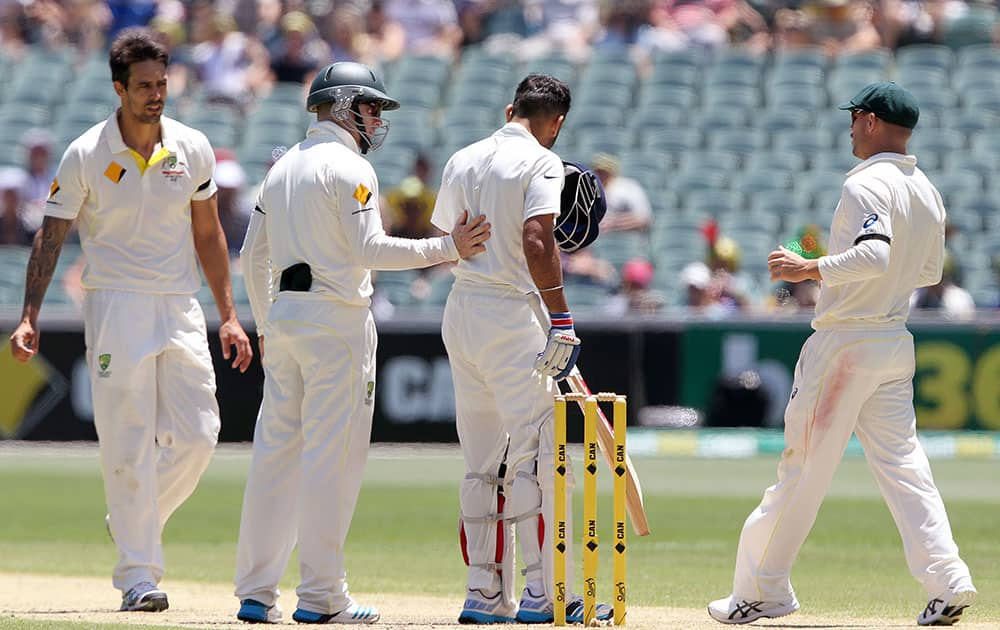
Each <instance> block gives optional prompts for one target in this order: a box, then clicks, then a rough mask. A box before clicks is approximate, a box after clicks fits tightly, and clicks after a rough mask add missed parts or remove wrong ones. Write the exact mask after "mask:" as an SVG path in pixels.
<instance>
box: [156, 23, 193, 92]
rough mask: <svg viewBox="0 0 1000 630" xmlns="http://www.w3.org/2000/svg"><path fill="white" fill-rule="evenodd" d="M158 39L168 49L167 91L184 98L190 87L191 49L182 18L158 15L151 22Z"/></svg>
mask: <svg viewBox="0 0 1000 630" xmlns="http://www.w3.org/2000/svg"><path fill="white" fill-rule="evenodd" d="M149 29H150V32H151V33H152V34H153V36H154V37H155V38H156V41H158V42H160V44H161V45H162V46H163V47H164V48H166V49H167V53H168V54H169V55H170V62H171V63H170V67H168V68H167V93H168V94H170V95H171V96H172V97H173V98H174V99H179V98H182V97H183V96H184V95H185V93H186V92H187V89H188V65H189V64H190V56H191V50H190V49H189V48H188V46H187V45H186V42H187V30H186V29H185V28H184V24H183V23H182V21H181V20H180V19H176V18H174V17H168V16H167V15H162V16H157V17H155V18H153V21H152V22H150V23H149Z"/></svg>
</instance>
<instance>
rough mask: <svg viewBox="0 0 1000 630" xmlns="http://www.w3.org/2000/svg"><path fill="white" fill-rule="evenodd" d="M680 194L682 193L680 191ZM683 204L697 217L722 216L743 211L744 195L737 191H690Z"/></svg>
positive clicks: (684, 196) (719, 189) (718, 189)
mask: <svg viewBox="0 0 1000 630" xmlns="http://www.w3.org/2000/svg"><path fill="white" fill-rule="evenodd" d="M678 192H680V191H679V190H678ZM683 203H684V205H685V206H686V208H687V209H688V210H691V211H692V212H693V213H694V214H695V215H708V216H716V217H717V216H720V215H723V214H728V213H731V212H739V211H741V210H742V209H743V195H742V194H740V193H739V192H737V191H732V190H723V189H721V188H715V189H708V188H705V189H690V190H688V191H687V193H686V194H684V195H683Z"/></svg>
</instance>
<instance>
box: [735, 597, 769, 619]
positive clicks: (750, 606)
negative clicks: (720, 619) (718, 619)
mask: <svg viewBox="0 0 1000 630" xmlns="http://www.w3.org/2000/svg"><path fill="white" fill-rule="evenodd" d="M763 605H764V602H751V601H747V600H745V599H744V600H743V601H741V602H740V603H739V604H736V608H734V609H733V612H731V613H729V618H730V619H735V618H736V615H739V616H740V618H741V619H745V618H746V617H749V616H750V613H755V612H757V613H759V612H762V611H761V609H760V607H761V606H763Z"/></svg>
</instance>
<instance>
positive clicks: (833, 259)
mask: <svg viewBox="0 0 1000 630" xmlns="http://www.w3.org/2000/svg"><path fill="white" fill-rule="evenodd" d="M841 109H847V110H850V112H851V139H852V142H853V146H854V155H855V156H857V157H859V158H861V159H862V160H864V161H863V162H862V163H861V164H858V165H857V166H855V167H854V168H853V169H852V170H851V171H850V172H849V173H848V175H847V181H846V182H845V183H844V189H843V193H842V194H841V198H840V203H839V204H838V205H837V209H836V211H835V212H834V215H833V224H832V226H831V228H830V247H829V252H830V253H829V255H827V256H822V257H820V258H818V259H815V260H806V259H804V258H803V257H801V256H799V255H798V254H796V253H794V252H792V251H790V250H788V249H785V248H784V247H779V248H778V249H777V250H776V251H773V252H771V254H770V255H769V256H768V268H769V269H770V273H771V280H772V281H778V280H784V281H787V282H801V281H803V280H808V279H813V280H818V281H820V283H821V288H820V296H819V301H818V302H817V304H816V316H815V317H814V319H813V320H812V327H813V328H814V329H815V332H814V333H813V334H812V335H811V336H810V337H809V339H807V340H806V342H805V344H804V345H803V347H802V352H801V354H800V355H799V361H798V364H797V365H796V367H795V380H794V383H793V386H792V394H791V399H790V400H789V402H788V407H787V408H786V410H785V450H784V452H783V453H782V456H781V462H780V463H779V465H778V482H777V483H776V484H775V485H774V486H771V487H770V488H768V489H767V491H766V492H765V493H764V498H763V500H762V501H761V504H760V505H759V506H758V507H757V509H755V510H754V511H753V512H752V513H751V514H750V516H749V517H748V518H747V520H746V523H745V524H744V525H743V533H742V534H741V535H740V544H739V549H738V551H737V555H736V574H735V577H734V579H733V594H732V595H731V596H730V597H726V598H724V599H720V600H716V601H714V602H712V603H711V604H709V606H708V612H709V614H710V615H711V616H712V617H713V618H714V619H716V620H717V621H720V622H722V623H748V622H751V621H754V620H755V619H760V618H761V617H780V616H783V615H787V614H790V613H793V612H795V611H796V610H798V608H799V602H798V600H797V599H796V598H795V591H794V590H793V589H792V584H791V580H790V574H791V569H792V563H793V562H794V561H795V557H796V555H797V554H798V552H799V549H800V548H801V546H802V544H803V543H804V542H805V539H806V536H807V535H808V534H809V530H810V529H811V528H812V525H813V523H814V522H815V520H816V514H817V512H818V511H819V507H820V504H821V503H822V501H823V497H824V495H826V492H827V490H828V489H829V487H830V482H831V480H832V478H833V474H834V472H835V471H836V469H837V465H838V464H839V463H840V459H841V457H842V456H843V454H844V449H845V448H847V443H848V441H849V440H850V438H851V433H854V434H855V435H857V436H858V440H859V441H860V442H861V446H862V447H863V448H864V451H865V457H866V458H867V459H868V465H869V467H870V468H871V470H872V473H873V474H874V475H875V479H876V482H877V483H878V486H879V489H880V490H881V491H882V496H883V497H884V498H885V501H886V503H887V504H888V506H889V511H890V512H891V513H892V517H893V519H895V521H896V527H897V528H898V529H899V534H900V536H901V537H902V539H903V551H904V553H905V554H906V561H907V564H908V565H909V568H910V572H911V573H912V574H913V576H914V577H915V578H916V579H917V580H918V581H919V582H920V583H921V584H922V585H923V587H924V589H925V590H926V591H927V593H928V596H929V597H930V601H929V602H928V604H927V606H926V608H925V609H924V610H923V612H921V613H920V615H919V616H918V617H917V623H918V624H920V625H952V623H954V622H956V621H958V620H959V619H960V617H961V615H962V611H963V610H964V609H965V608H966V607H967V606H968V605H969V604H971V603H972V601H973V600H974V599H975V596H976V589H975V588H974V587H973V585H972V578H971V577H970V575H969V568H968V567H967V566H966V564H965V563H964V562H963V561H962V559H961V558H959V556H958V547H957V546H956V545H955V541H954V539H953V537H952V533H951V526H950V525H949V523H948V515H947V514H946V513H945V508H944V503H943V502H942V500H941V495H940V494H939V493H938V490H937V488H936V487H935V485H934V479H933V477H932V476H931V469H930V464H929V463H928V461H927V456H926V455H925V453H924V450H923V448H922V447H921V445H920V442H919V441H918V440H917V435H916V417H915V415H914V410H913V372H914V365H915V360H914V352H913V337H912V336H911V335H910V333H909V332H908V331H907V329H906V319H907V316H908V315H909V309H910V302H909V300H910V294H911V293H912V292H913V291H914V289H916V288H917V287H923V286H929V285H933V284H936V283H937V282H938V281H939V280H940V278H941V271H942V264H943V261H944V226H945V209H944V205H943V203H942V201H941V195H940V194H938V191H937V190H936V189H935V188H934V186H933V185H932V184H931V183H930V181H928V179H927V177H926V176H925V175H924V173H923V172H922V171H921V170H920V169H919V168H917V160H916V158H915V157H914V156H912V155H907V153H906V144H907V142H908V140H909V138H910V135H911V133H912V129H913V127H914V126H915V125H916V124H917V119H918V118H919V115H920V112H919V108H918V106H917V101H916V99H915V98H914V97H913V95H912V94H911V93H910V92H908V91H907V90H905V89H903V88H902V87H900V86H898V85H896V84H895V83H874V84H872V85H869V86H867V87H865V88H864V89H862V90H861V91H860V92H859V93H858V94H857V95H856V96H855V97H854V98H853V99H852V100H851V101H850V102H849V103H847V104H846V105H843V106H841Z"/></svg>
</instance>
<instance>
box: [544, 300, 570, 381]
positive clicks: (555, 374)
mask: <svg viewBox="0 0 1000 630" xmlns="http://www.w3.org/2000/svg"><path fill="white" fill-rule="evenodd" d="M549 319H550V320H551V324H552V327H551V328H549V340H548V342H547V343H546V344H545V350H543V351H542V352H540V353H539V354H538V358H537V359H536V360H535V369H536V370H538V371H539V372H540V373H541V374H544V375H545V376H551V377H552V378H554V379H555V380H557V381H559V380H562V379H564V378H566V377H567V376H569V373H570V371H571V370H572V369H573V366H574V365H576V359H577V357H579V356H580V338H579V337H577V336H576V332H575V331H574V330H573V316H572V315H571V314H569V313H549Z"/></svg>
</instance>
